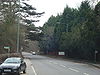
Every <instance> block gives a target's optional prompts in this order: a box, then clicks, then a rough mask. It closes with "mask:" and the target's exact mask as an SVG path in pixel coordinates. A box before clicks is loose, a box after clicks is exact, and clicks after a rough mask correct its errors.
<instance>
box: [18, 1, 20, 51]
mask: <svg viewBox="0 0 100 75" xmlns="http://www.w3.org/2000/svg"><path fill="white" fill-rule="evenodd" d="M18 2H19V7H18V8H19V17H18V26H17V53H18V52H19V41H20V39H19V38H20V37H19V35H20V34H19V32H20V0H18Z"/></svg>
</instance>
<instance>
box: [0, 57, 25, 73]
mask: <svg viewBox="0 0 100 75" xmlns="http://www.w3.org/2000/svg"><path fill="white" fill-rule="evenodd" d="M21 71H23V73H25V71H26V63H25V62H24V60H23V59H22V58H19V57H10V58H7V59H6V60H5V61H4V62H3V63H2V64H1V65H0V75H2V73H15V74H17V75H20V72H21Z"/></svg>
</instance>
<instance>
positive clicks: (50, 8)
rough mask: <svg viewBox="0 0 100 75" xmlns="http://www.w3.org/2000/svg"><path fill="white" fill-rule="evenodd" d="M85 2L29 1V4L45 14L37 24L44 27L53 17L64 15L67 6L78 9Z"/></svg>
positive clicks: (80, 0) (69, 0)
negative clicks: (59, 14)
mask: <svg viewBox="0 0 100 75" xmlns="http://www.w3.org/2000/svg"><path fill="white" fill-rule="evenodd" d="M82 1H84V0H29V1H28V3H29V4H31V5H32V6H33V7H35V8H36V9H37V11H38V12H45V14H44V15H43V16H42V17H41V18H39V19H40V22H38V23H35V26H43V24H44V23H45V22H46V21H47V20H48V19H49V17H50V16H51V15H54V16H56V15H57V14H58V13H62V12H63V10H64V8H65V7H66V5H68V6H69V7H73V8H77V7H78V6H80V4H81V2H82Z"/></svg>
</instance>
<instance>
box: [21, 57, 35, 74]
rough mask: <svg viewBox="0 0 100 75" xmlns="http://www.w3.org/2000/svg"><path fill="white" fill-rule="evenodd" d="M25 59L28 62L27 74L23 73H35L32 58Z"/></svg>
mask: <svg viewBox="0 0 100 75" xmlns="http://www.w3.org/2000/svg"><path fill="white" fill-rule="evenodd" d="M24 61H25V62H26V65H27V68H26V74H22V75H35V74H34V72H33V69H32V63H31V61H30V59H26V58H25V59H24Z"/></svg>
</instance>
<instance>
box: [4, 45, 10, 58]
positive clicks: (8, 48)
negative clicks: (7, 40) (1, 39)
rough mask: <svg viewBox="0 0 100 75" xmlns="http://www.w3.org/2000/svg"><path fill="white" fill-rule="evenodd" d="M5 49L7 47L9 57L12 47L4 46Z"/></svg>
mask: <svg viewBox="0 0 100 75" xmlns="http://www.w3.org/2000/svg"><path fill="white" fill-rule="evenodd" d="M4 49H7V50H8V57H9V54H10V47H8V46H4Z"/></svg>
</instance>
